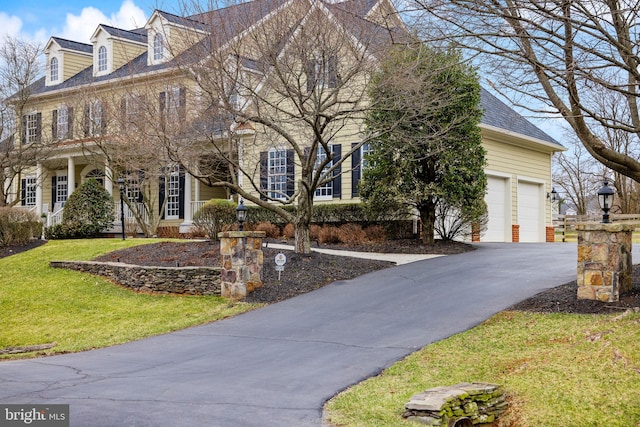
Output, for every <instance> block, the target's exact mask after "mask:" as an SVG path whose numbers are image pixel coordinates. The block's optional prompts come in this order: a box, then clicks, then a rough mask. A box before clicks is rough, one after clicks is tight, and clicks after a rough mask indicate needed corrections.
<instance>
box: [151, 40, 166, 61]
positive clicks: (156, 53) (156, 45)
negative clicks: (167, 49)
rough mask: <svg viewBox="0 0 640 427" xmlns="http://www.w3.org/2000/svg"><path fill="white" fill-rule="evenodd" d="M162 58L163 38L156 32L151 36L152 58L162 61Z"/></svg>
mask: <svg viewBox="0 0 640 427" xmlns="http://www.w3.org/2000/svg"><path fill="white" fill-rule="evenodd" d="M163 59H164V38H163V37H162V34H160V33H157V34H156V35H155V36H153V60H154V61H162V60H163Z"/></svg>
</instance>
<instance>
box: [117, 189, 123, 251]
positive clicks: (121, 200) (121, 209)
mask: <svg viewBox="0 0 640 427" xmlns="http://www.w3.org/2000/svg"><path fill="white" fill-rule="evenodd" d="M118 188H119V189H120V223H121V224H122V240H124V178H123V177H120V178H118Z"/></svg>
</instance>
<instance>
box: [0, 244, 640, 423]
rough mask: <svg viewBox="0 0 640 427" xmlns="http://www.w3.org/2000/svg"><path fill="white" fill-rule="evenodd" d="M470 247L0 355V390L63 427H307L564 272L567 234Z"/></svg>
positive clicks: (3, 397) (571, 248)
mask: <svg viewBox="0 0 640 427" xmlns="http://www.w3.org/2000/svg"><path fill="white" fill-rule="evenodd" d="M477 247H478V249H477V250H476V251H473V252H468V253H465V254H461V255H454V256H446V257H438V258H433V259H428V260H424V261H418V262H414V263H410V264H405V265H401V266H398V267H394V268H390V269H387V270H382V271H377V272H374V273H371V274H368V275H366V276H362V277H359V278H356V279H354V280H349V281H344V282H336V283H334V284H332V285H330V286H326V287H324V288H321V289H319V290H317V291H315V292H312V293H309V294H305V295H302V296H300V297H297V298H294V299H291V300H287V301H283V302H281V303H278V304H274V305H271V306H268V307H265V308H263V309H260V310H256V311H253V312H250V313H245V314H243V315H240V316H237V317H234V318H231V319H227V320H223V321H219V322H216V323H211V324H208V325H204V326H199V327H195V328H190V329H187V330H183V331H180V332H176V333H172V334H168V335H162V336H158V337H153V338H149V339H145V340H141V341H137V342H133V343H129V344H125V345H120V346H115V347H111V348H105V349H100V350H94V351H89V352H84V353H76V354H68V355H61V356H54V357H47V358H40V359H32V360H25V361H11V362H3V363H0V402H1V403H31V404H40V403H43V404H54V403H64V404H70V410H71V417H70V418H71V425H72V426H118V427H128V426H154V427H157V426H225V427H245V426H246V427H249V426H260V427H264V426H320V425H322V406H323V404H324V402H325V401H326V400H327V399H329V398H331V397H332V396H333V395H335V394H336V393H337V392H339V391H341V390H343V389H345V388H346V387H348V386H350V385H352V384H354V383H357V382H359V381H361V380H362V379H364V378H367V377H369V376H371V375H374V374H377V373H378V372H380V371H381V370H382V369H384V368H385V367H387V366H389V365H390V364H392V363H393V362H394V361H396V360H398V359H400V358H402V357H404V356H406V355H407V354H409V353H411V352H413V351H415V350H417V349H419V348H421V347H423V346H425V345H426V344H429V343H432V342H434V341H437V340H440V339H443V338H445V337H448V336H450V335H452V334H455V333H458V332H461V331H464V330H466V329H469V328H471V327H473V326H475V325H477V324H478V323H480V322H482V321H483V320H485V319H487V318H488V317H490V316H491V315H492V314H494V313H496V312H498V311H501V310H503V309H505V308H506V307H508V306H510V305H511V304H513V303H516V302H518V301H520V300H523V299H525V298H527V297H529V296H531V295H534V294H536V293H538V292H540V291H542V290H545V289H547V288H550V287H554V286H557V285H561V284H563V283H566V282H569V281H571V280H574V279H575V272H576V253H577V249H576V245H575V244H569V243H566V244H523V243H520V244H479V245H477ZM634 252H635V251H634ZM638 256H639V255H638V253H634V259H636V260H638V259H640V258H638Z"/></svg>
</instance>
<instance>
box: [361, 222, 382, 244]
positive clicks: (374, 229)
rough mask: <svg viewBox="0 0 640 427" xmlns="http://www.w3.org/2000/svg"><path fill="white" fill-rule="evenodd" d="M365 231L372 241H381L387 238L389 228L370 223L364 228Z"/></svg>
mask: <svg viewBox="0 0 640 427" xmlns="http://www.w3.org/2000/svg"><path fill="white" fill-rule="evenodd" d="M364 233H365V234H366V235H367V240H369V241H370V242H375V243H380V242H384V241H385V240H387V230H385V228H384V227H383V226H381V225H370V226H369V227H367V228H365V229H364Z"/></svg>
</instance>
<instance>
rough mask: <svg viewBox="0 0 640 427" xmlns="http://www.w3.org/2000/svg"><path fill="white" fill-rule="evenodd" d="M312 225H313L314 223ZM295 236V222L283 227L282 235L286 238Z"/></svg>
mask: <svg viewBox="0 0 640 427" xmlns="http://www.w3.org/2000/svg"><path fill="white" fill-rule="evenodd" d="M311 227H313V225H312V226H311ZM295 236H296V228H295V227H294V226H293V224H291V223H289V224H287V225H285V226H284V228H283V229H282V237H284V238H286V239H293V238H294V237H295ZM312 239H313V237H312Z"/></svg>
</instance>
